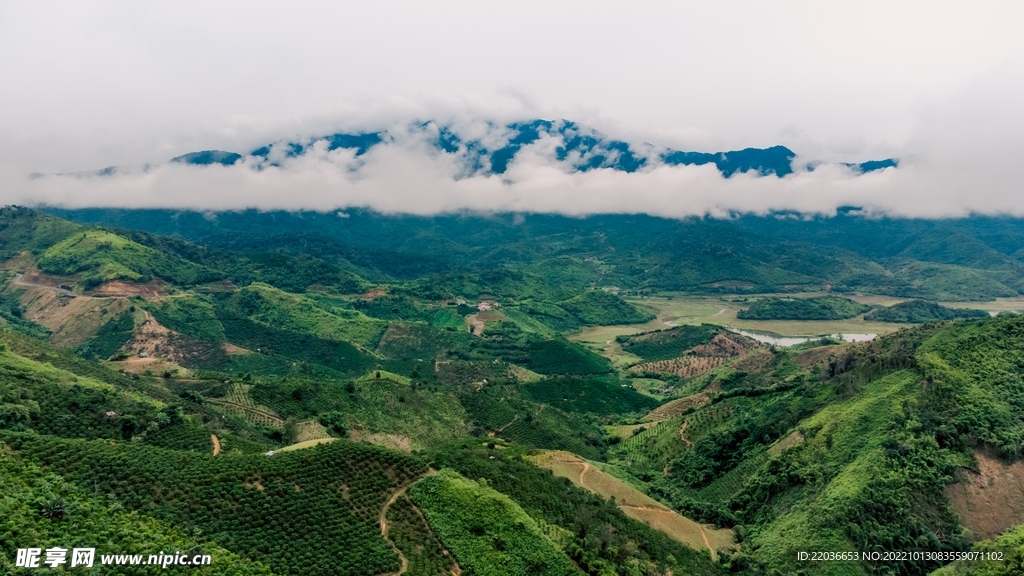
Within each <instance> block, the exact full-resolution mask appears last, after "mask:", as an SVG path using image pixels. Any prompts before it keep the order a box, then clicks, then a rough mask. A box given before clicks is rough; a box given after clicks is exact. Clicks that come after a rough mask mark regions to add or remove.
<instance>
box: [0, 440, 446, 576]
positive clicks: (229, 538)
mask: <svg viewBox="0 0 1024 576" xmlns="http://www.w3.org/2000/svg"><path fill="white" fill-rule="evenodd" d="M4 440H5V441H6V442H7V444H8V445H9V446H11V447H12V448H13V449H14V450H15V451H17V452H18V453H19V454H21V456H22V457H23V458H26V459H29V460H32V461H36V462H39V463H46V464H47V465H48V466H49V467H50V469H51V470H53V471H54V472H58V473H60V474H62V475H64V476H65V477H66V478H68V479H70V480H72V481H74V482H76V483H79V484H81V485H84V486H89V487H90V489H94V490H95V491H97V493H100V494H110V495H111V497H113V498H114V499H116V500H117V501H119V502H120V503H121V504H122V505H123V506H124V507H125V508H127V509H129V510H138V511H142V512H145V513H146V514H147V515H150V516H154V517H156V518H159V519H161V520H165V521H167V522H170V523H173V524H175V525H178V526H181V527H183V528H198V529H201V530H202V531H203V533H204V534H205V535H207V536H208V537H209V538H210V539H211V540H212V541H214V542H216V543H218V544H219V545H221V546H224V547H225V548H227V549H229V550H233V551H236V552H238V553H240V554H243V555H245V556H246V557H248V558H252V559H255V560H259V561H260V562H263V563H265V564H267V565H268V566H270V567H271V569H272V570H273V571H274V572H275V573H279V574H314V575H320V574H323V575H327V574H337V573H343V574H365V575H373V574H379V573H382V572H387V571H393V570H396V569H397V568H398V559H397V557H396V556H395V554H394V552H393V551H392V549H391V547H390V546H389V545H388V544H387V542H386V541H384V540H383V539H382V538H381V535H380V529H379V526H378V523H377V515H378V513H379V511H380V509H381V507H382V505H383V504H384V502H385V501H386V500H387V498H388V497H389V496H390V494H391V493H392V492H394V491H395V490H396V489H398V487H400V486H402V485H405V484H407V483H409V482H411V481H412V480H413V479H415V478H416V477H418V476H420V475H421V474H423V473H424V472H425V471H426V465H425V464H424V463H423V462H422V461H420V460H418V459H416V458H413V457H409V456H404V455H400V454H397V453H394V452H389V451H386V450H383V449H379V448H376V447H372V446H369V445H362V444H352V443H349V442H345V441H337V442H333V443H330V444H323V445H320V446H317V447H315V448H309V449H306V450H298V451H294V452H285V453H280V454H277V455H275V456H272V457H267V456H262V455H253V456H236V455H221V456H218V457H216V458H214V457H212V456H209V455H201V454H197V453H190V452H179V451H170V450H165V449H160V448H153V447H147V446H140V445H126V444H111V443H110V442H109V441H103V442H83V441H67V440H58V439H54V438H51V437H40V436H31V435H22V434H10V433H8V434H6V435H5V436H4ZM207 441H209V438H208V437H207Z"/></svg>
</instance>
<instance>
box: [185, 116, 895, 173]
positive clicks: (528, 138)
mask: <svg viewBox="0 0 1024 576" xmlns="http://www.w3.org/2000/svg"><path fill="white" fill-rule="evenodd" d="M495 128H496V129H498V130H500V131H502V132H504V136H505V138H504V142H503V143H500V144H493V143H486V142H485V141H484V140H483V139H479V138H477V139H474V138H465V137H463V136H460V135H459V134H458V133H457V132H456V131H455V130H454V129H453V128H452V127H451V126H449V125H443V124H437V123H435V122H432V121H427V122H422V123H419V124H415V125H412V126H410V128H409V129H410V131H413V132H415V131H420V132H425V133H430V132H433V133H436V137H432V138H431V143H432V144H433V145H434V146H436V147H437V149H438V151H439V152H441V153H444V154H459V155H462V156H463V158H464V163H465V165H466V167H467V168H466V169H467V172H468V174H466V175H467V176H472V175H476V174H504V173H505V172H506V171H507V170H508V168H509V166H510V165H511V164H512V162H513V161H514V160H515V159H516V158H517V156H518V154H519V153H520V152H522V150H523V149H524V148H526V147H528V146H531V145H534V144H536V143H538V142H539V141H541V140H542V139H543V138H556V139H557V140H558V141H559V142H560V143H559V145H558V146H556V147H555V149H554V159H555V160H556V161H558V162H562V163H567V164H568V165H569V166H570V167H571V168H572V170H574V171H578V172H586V171H588V170H595V169H612V170H618V171H622V172H636V171H639V170H643V169H644V168H646V167H649V166H653V165H668V166H680V165H688V166H694V165H695V166H701V165H705V164H714V165H715V167H716V168H717V169H718V171H719V172H721V174H722V176H724V177H726V178H729V177H731V176H733V175H734V174H737V173H747V172H755V173H756V174H757V175H759V176H771V175H775V176H776V177H779V178H781V177H784V176H786V175H788V174H791V173H793V166H792V162H793V159H794V158H796V153H795V152H793V151H792V150H790V149H789V148H787V147H785V146H771V147H769V148H744V149H742V150H731V151H724V152H692V151H690V152H687V151H682V150H675V149H672V148H661V149H659V148H657V147H654V146H648V147H637V146H635V145H632V144H630V143H628V142H625V141H623V140H616V139H614V138H610V137H608V136H606V135H605V134H602V133H601V132H598V131H597V130H594V129H592V128H589V127H587V126H584V125H581V124H578V123H576V122H573V121H570V120H546V119H535V120H529V121H524V122H513V123H511V124H507V125H504V126H495ZM390 140H391V135H390V134H389V132H388V131H387V130H382V131H379V132H352V133H345V132H339V133H334V134H328V135H325V136H320V137H316V138H311V139H307V140H304V141H287V140H283V141H279V142H275V143H272V144H267V145H264V146H261V147H259V148H256V149H255V150H252V151H251V152H249V153H248V156H249V157H252V158H254V159H256V160H257V161H259V162H266V163H269V164H276V163H278V162H280V161H281V159H284V158H292V157H296V156H301V155H302V154H305V153H306V152H307V151H308V150H309V149H310V148H311V147H312V146H313V145H315V144H316V143H318V142H324V143H325V144H326V150H327V151H334V150H338V149H347V150H354V151H355V156H356V157H358V156H362V155H364V154H366V153H367V152H369V151H370V150H371V149H373V148H374V147H376V146H381V145H386V144H387V143H388V142H389V141H390ZM243 158H245V156H243V155H242V154H240V153H237V152H228V151H224V150H204V151H200V152H191V153H188V154H183V155H181V156H177V157H175V158H172V159H171V161H172V162H179V163H183V164H193V165H199V166H206V165H210V164H221V165H224V166H231V165H233V164H235V163H236V162H239V161H240V160H242V159H243ZM845 165H846V166H849V167H851V168H853V169H855V170H857V171H859V172H861V173H864V172H871V171H874V170H882V169H885V168H895V167H898V161H897V160H895V159H892V158H887V159H884V160H871V161H868V162H862V163H859V164H856V163H847V164H845Z"/></svg>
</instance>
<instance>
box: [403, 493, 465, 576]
mask: <svg viewBox="0 0 1024 576" xmlns="http://www.w3.org/2000/svg"><path fill="white" fill-rule="evenodd" d="M387 521H388V524H389V529H388V538H389V539H390V540H391V541H392V542H394V543H395V546H396V547H397V548H398V549H399V550H401V551H402V554H403V555H405V557H406V559H408V561H409V568H408V570H407V571H406V574H408V575H409V576H448V575H449V574H451V573H452V568H453V567H454V566H455V558H454V557H453V556H452V555H451V553H449V552H448V551H447V550H445V549H444V546H442V545H441V542H440V541H439V540H438V539H437V536H435V535H434V533H433V531H431V530H430V526H429V525H427V521H426V520H425V519H424V518H423V514H422V513H421V512H420V511H419V510H417V509H416V506H414V505H413V503H412V502H411V501H410V500H409V498H408V497H407V496H402V497H400V498H399V499H398V500H395V503H394V504H392V505H391V507H390V508H388V513H387Z"/></svg>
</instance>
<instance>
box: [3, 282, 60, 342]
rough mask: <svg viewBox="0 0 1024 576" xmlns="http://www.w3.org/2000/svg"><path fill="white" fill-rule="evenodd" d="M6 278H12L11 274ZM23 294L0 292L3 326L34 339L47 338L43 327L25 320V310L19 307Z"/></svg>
mask: <svg viewBox="0 0 1024 576" xmlns="http://www.w3.org/2000/svg"><path fill="white" fill-rule="evenodd" d="M6 276H8V277H9V278H8V279H10V277H13V276H14V275H13V274H10V273H7V274H6ZM24 293H25V290H24V289H23V288H22V289H15V290H12V289H10V288H7V289H6V290H4V291H3V292H0V318H2V319H3V321H4V324H6V325H7V326H9V327H10V328H11V329H12V330H16V331H18V332H21V333H22V334H27V335H29V336H35V337H36V338H47V337H49V336H50V331H49V330H47V329H46V327H45V326H40V325H39V324H36V323H35V322H32V321H31V320H27V319H26V318H25V310H24V309H23V308H22V306H21V296H22V294H24Z"/></svg>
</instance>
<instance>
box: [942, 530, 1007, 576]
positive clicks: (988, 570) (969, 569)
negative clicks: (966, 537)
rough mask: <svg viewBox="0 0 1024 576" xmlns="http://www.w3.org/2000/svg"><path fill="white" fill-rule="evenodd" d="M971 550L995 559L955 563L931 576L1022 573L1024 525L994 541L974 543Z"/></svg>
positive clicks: (994, 575) (999, 575) (1003, 575)
mask: <svg viewBox="0 0 1024 576" xmlns="http://www.w3.org/2000/svg"><path fill="white" fill-rule="evenodd" d="M971 550H973V551H975V552H981V553H983V554H986V553H988V554H991V553H994V554H995V558H996V559H987V558H986V559H979V560H969V561H964V560H962V561H959V562H955V563H953V564H951V565H949V566H946V567H945V568H940V569H939V570H936V571H935V572H932V576H1012V575H1013V574H1020V573H1021V571H1024V525H1020V526H1017V527H1016V528H1013V529H1010V530H1008V531H1007V532H1006V533H1004V534H1003V535H1001V536H999V537H998V538H996V539H994V540H984V541H982V542H978V543H976V544H975V545H974V546H973V547H972V548H971Z"/></svg>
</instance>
